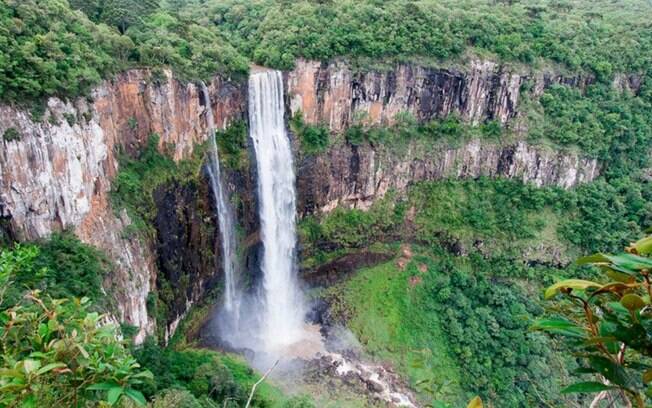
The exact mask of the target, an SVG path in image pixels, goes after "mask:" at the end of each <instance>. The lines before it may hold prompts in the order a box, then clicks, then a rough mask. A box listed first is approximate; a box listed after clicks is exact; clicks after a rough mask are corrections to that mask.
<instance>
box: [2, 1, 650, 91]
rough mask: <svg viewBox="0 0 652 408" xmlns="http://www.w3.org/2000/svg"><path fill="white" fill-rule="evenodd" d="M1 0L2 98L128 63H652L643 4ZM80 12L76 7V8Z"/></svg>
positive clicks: (211, 66)
mask: <svg viewBox="0 0 652 408" xmlns="http://www.w3.org/2000/svg"><path fill="white" fill-rule="evenodd" d="M161 4H162V5H159V4H158V2H157V1H154V0H147V1H136V0H107V1H102V2H100V1H81V0H70V2H68V1H66V0H20V1H18V0H6V1H3V2H2V3H0V70H1V71H0V72H2V73H3V74H4V75H1V76H0V78H1V79H0V94H2V98H3V99H4V100H9V101H21V100H23V99H24V98H31V99H34V98H40V97H43V96H51V95H59V96H77V95H82V94H85V93H86V92H87V91H88V90H89V87H91V86H92V85H95V84H97V83H98V82H99V81H100V80H101V79H102V78H105V77H106V76H107V75H109V74H112V73H115V72H117V71H119V70H122V69H125V68H128V67H134V66H143V65H145V66H150V67H152V66H154V67H160V66H169V67H171V68H172V69H173V70H175V71H176V72H177V74H178V75H179V76H180V77H181V78H183V79H186V80H198V79H204V80H206V79H208V78H209V77H210V76H212V75H215V74H216V73H226V74H242V73H245V72H246V71H247V70H248V64H249V61H253V62H255V63H258V64H262V65H266V66H271V67H276V68H284V69H287V68H290V67H292V66H293V64H294V62H295V60H296V58H298V57H304V58H310V59H317V60H329V59H332V58H335V57H339V56H343V57H348V58H351V59H366V60H373V61H387V60H390V61H396V60H398V61H405V60H421V61H432V62H437V63H439V62H442V61H446V62H450V61H451V60H461V59H463V57H464V56H465V55H467V54H469V53H474V54H478V55H481V56H490V57H495V58H497V59H500V60H504V61H514V62H518V63H525V64H537V63H546V61H552V62H554V63H559V64H561V65H562V66H565V67H567V68H568V69H570V70H574V71H577V70H584V71H588V72H591V73H594V74H595V75H596V76H597V78H598V79H599V80H607V79H610V78H611V77H612V76H613V74H614V73H615V72H628V73H629V72H640V71H644V70H646V69H647V68H648V67H649V66H650V65H651V64H652V57H651V56H650V53H649V52H647V50H649V49H650V48H652V28H650V26H649V24H648V19H647V18H646V16H649V15H650V14H651V13H652V5H650V4H649V2H646V1H644V0H619V1H617V2H610V1H606V0H603V1H599V2H597V3H596V2H594V1H586V0H577V1H572V2H571V1H552V0H551V1H546V2H543V3H542V2H534V1H531V0H521V1H510V2H502V1H501V2H490V1H486V2H484V1H482V2H477V1H470V0H465V1H462V2H460V1H452V0H420V1H408V0H391V1H382V2H380V1H374V0H366V1H352V0H332V1H310V0H302V1H298V2H287V1H284V0H259V1H253V2H252V1H244V0H208V1H205V0H201V1H200V0H174V1H165V2H161ZM77 9H78V10H80V11H81V12H80V11H76V10H77Z"/></svg>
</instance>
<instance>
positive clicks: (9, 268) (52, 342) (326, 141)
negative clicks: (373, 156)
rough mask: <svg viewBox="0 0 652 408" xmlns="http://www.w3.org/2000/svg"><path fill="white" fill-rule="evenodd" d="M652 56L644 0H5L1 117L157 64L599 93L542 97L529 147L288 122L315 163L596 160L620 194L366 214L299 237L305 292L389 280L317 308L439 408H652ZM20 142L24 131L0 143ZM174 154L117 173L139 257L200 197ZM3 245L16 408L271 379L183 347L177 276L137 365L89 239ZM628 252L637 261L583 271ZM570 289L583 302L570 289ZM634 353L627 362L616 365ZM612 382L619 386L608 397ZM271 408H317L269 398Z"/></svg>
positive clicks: (240, 141) (431, 129) (5, 390)
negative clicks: (459, 75)
mask: <svg viewBox="0 0 652 408" xmlns="http://www.w3.org/2000/svg"><path fill="white" fill-rule="evenodd" d="M650 50H652V3H650V2H649V1H647V0H597V1H588V0H545V1H533V0H487V1H483V0H478V1H474V0H460V1H456V0H385V1H383V0H298V1H290V0H252V1H248V0H161V1H157V0H88V1H87V0H0V99H1V100H2V101H3V103H9V104H17V105H21V106H22V107H24V108H26V109H27V110H28V111H30V112H31V114H32V118H33V119H36V120H38V119H39V116H40V114H42V113H43V109H44V107H43V101H44V100H45V98H47V97H50V96H57V97H61V98H64V99H65V98H76V97H90V90H91V89H92V88H93V86H95V85H97V84H99V83H100V82H101V81H102V80H104V79H108V78H111V77H112V75H114V74H116V73H118V72H122V71H124V70H127V69H131V68H143V67H144V68H150V69H152V70H153V72H154V74H155V75H156V74H160V72H161V69H168V68H169V69H171V70H172V71H173V72H174V73H175V75H176V77H177V78H179V79H180V80H182V81H199V80H205V81H207V80H209V79H211V78H212V77H213V76H215V75H218V74H219V75H222V76H224V77H228V78H230V79H232V80H233V81H244V80H246V75H247V73H248V71H249V68H250V65H251V64H260V65H263V66H266V67H272V68H277V69H291V68H292V67H293V66H294V64H295V61H296V60H297V58H306V59H314V60H320V61H332V60H334V59H343V60H346V61H347V62H348V63H349V64H351V66H353V67H354V68H355V69H359V70H365V69H378V70H383V69H387V68H388V67H390V66H392V65H394V64H397V63H417V64H420V65H424V66H433V67H454V68H457V69H464V67H465V64H467V63H468V61H470V60H471V59H476V58H481V59H489V60H495V61H498V62H500V63H501V64H502V65H501V66H502V67H503V69H506V70H509V69H524V70H526V71H527V72H537V70H541V69H543V68H553V69H554V70H555V71H556V72H561V73H564V74H568V75H572V74H583V75H586V76H587V77H590V78H592V79H593V80H592V81H591V83H590V84H589V85H587V86H586V88H585V89H579V88H575V87H572V86H569V85H564V84H556V85H551V86H549V87H546V89H544V90H542V91H541V96H540V97H537V98H534V97H532V95H533V89H531V87H532V83H531V82H529V81H526V83H525V84H523V85H522V87H521V89H520V91H521V95H522V96H523V97H522V98H521V100H520V102H519V103H520V106H519V111H520V112H521V113H523V115H522V116H521V117H519V118H518V120H521V121H523V123H524V124H525V125H526V128H527V132H526V133H524V134H518V132H516V131H515V130H514V128H513V127H512V126H511V124H507V125H506V126H502V125H501V124H500V123H499V122H498V121H496V120H486V121H484V122H483V123H480V124H478V125H477V126H476V125H471V124H469V123H466V122H464V121H463V120H462V119H461V118H459V117H457V116H455V115H450V116H448V117H439V118H434V119H432V120H430V121H427V122H424V123H421V122H418V121H417V120H416V119H415V118H414V117H412V116H410V115H408V114H404V113H401V114H400V115H398V116H397V118H395V119H396V120H395V121H394V123H393V124H392V125H389V126H385V125H382V126H381V125H377V126H367V125H366V124H364V123H362V122H357V121H354V123H352V124H351V126H350V127H348V129H346V130H345V131H344V132H342V134H332V133H331V132H330V131H329V129H328V128H327V127H326V125H324V124H308V123H306V122H305V121H304V118H303V116H302V115H301V113H300V112H299V114H296V115H294V116H293V117H291V118H288V127H289V128H290V130H291V131H292V133H293V135H294V136H295V137H296V138H297V140H298V146H299V148H300V149H299V150H300V151H299V152H298V155H299V159H306V158H308V159H310V158H314V157H318V156H320V155H324V154H326V153H327V152H328V149H329V148H330V147H332V146H333V145H336V144H346V145H347V146H352V147H359V146H372V147H374V148H378V149H379V150H380V149H382V150H383V151H384V152H385V154H394V155H396V157H400V156H401V154H403V152H404V150H405V147H406V146H408V145H416V146H419V148H423V151H424V152H426V154H427V152H429V151H430V150H429V149H437V148H441V147H442V146H449V147H450V146H459V145H460V144H461V143H463V142H465V141H468V140H471V139H479V140H482V141H484V142H488V143H493V144H506V143H509V142H512V141H514V140H516V138H519V137H523V138H525V139H526V140H527V141H528V142H530V143H532V144H535V145H538V146H543V147H545V148H549V149H558V150H560V151H569V150H572V151H575V152H579V153H580V154H581V155H582V156H586V157H590V158H595V159H597V160H599V163H600V177H598V178H597V179H596V180H594V181H592V182H591V183H587V184H582V185H580V186H577V187H575V188H572V189H569V190H565V189H561V188H556V187H535V186H533V185H530V184H523V183H521V182H519V181H515V180H500V179H489V178H479V179H476V180H464V181H461V180H442V181H433V182H421V183H416V184H413V185H410V186H409V188H408V189H407V192H406V194H404V195H401V194H398V193H397V192H395V191H390V192H388V193H387V194H386V195H385V196H384V198H382V199H379V200H377V201H376V202H375V203H374V204H373V205H372V206H371V208H369V209H368V210H364V211H363V210H360V209H351V208H344V207H339V208H335V209H333V211H331V212H329V213H328V214H321V215H320V214H317V215H309V216H307V217H305V218H303V219H301V220H299V225H298V230H299V241H300V251H299V252H300V253H299V256H300V259H299V260H300V264H301V268H302V270H304V271H313V270H316V269H317V268H318V267H319V266H321V265H324V264H326V263H328V262H330V261H333V260H336V259H338V258H340V257H342V256H344V255H355V254H359V253H366V252H378V253H382V254H384V255H386V256H387V258H388V259H390V260H389V261H387V262H383V263H381V264H379V265H375V266H370V267H366V268H362V269H361V270H358V271H356V272H355V273H354V274H353V275H352V276H351V277H350V278H349V279H345V280H342V281H339V282H337V283H335V284H334V285H333V286H331V287H328V288H326V289H323V290H315V291H314V293H312V292H311V295H312V296H314V297H315V298H319V299H320V300H323V301H325V302H326V303H327V304H328V305H329V307H330V310H329V313H330V314H329V316H330V318H331V319H332V320H333V322H332V323H338V324H340V323H341V324H343V325H345V326H346V327H348V328H349V329H351V331H352V332H353V333H354V334H355V335H356V337H357V338H358V340H359V341H360V343H361V344H362V345H363V347H364V350H365V352H364V353H365V357H368V358H371V359H374V360H377V361H381V362H387V363H389V364H391V365H392V367H394V368H395V369H396V371H397V372H398V374H400V375H401V376H403V377H404V378H405V379H406V381H407V382H408V383H409V385H410V386H411V387H412V388H413V389H414V390H415V392H416V394H417V396H418V398H419V401H420V402H421V403H424V404H431V405H432V406H434V407H438V408H441V407H457V406H464V405H465V404H466V402H467V401H468V400H469V399H470V398H471V397H473V396H475V395H479V396H481V397H482V398H483V400H485V401H488V402H489V404H490V406H495V407H525V406H527V407H529V406H576V405H577V406H579V405H584V404H586V403H587V402H588V400H587V399H586V398H587V397H585V396H581V395H580V396H578V394H577V393H576V392H575V391H577V392H591V393H594V392H598V391H604V390H614V389H618V390H620V391H622V392H623V395H627V397H628V398H630V399H631V400H632V401H634V402H635V403H638V402H642V401H643V400H644V399H645V398H648V399H649V398H650V397H649V396H648V397H646V396H645V395H646V394H645V392H646V390H647V384H648V383H650V382H651V380H652V363H651V362H650V360H649V358H650V356H651V355H652V347H651V346H650V345H649V339H648V338H647V337H649V336H648V335H649V333H651V332H652V331H651V330H652V329H651V326H650V323H649V315H650V312H649V308H650V306H649V304H650V302H651V299H650V298H651V297H652V292H651V291H650V279H649V275H648V272H649V269H650V268H652V263H650V261H648V260H647V259H648V258H647V256H649V255H650V253H651V252H652V250H651V249H650V248H652V244H649V242H647V241H643V242H642V243H641V242H640V241H639V243H638V245H630V243H631V242H632V241H635V240H636V239H638V238H640V237H641V236H642V235H643V234H644V233H645V231H647V228H649V227H652V189H651V188H650V181H651V180H652V178H651V177H650V149H651V148H652V68H651V67H652V52H650ZM617 74H634V75H636V76H637V78H640V87H638V88H637V89H636V90H634V91H632V90H629V89H628V90H622V89H616V87H614V86H613V82H614V79H615V78H616V75H617ZM246 135H247V123H246V122H245V121H236V122H234V123H232V124H231V126H230V127H227V128H226V129H223V130H221V131H219V132H217V135H216V139H217V144H218V149H219V154H220V156H221V160H222V162H223V163H222V164H223V166H224V167H225V168H227V169H228V170H229V171H245V170H246V169H247V168H248V167H249V166H250V164H251V163H250V156H249V153H248V151H247V149H248V148H249V145H248V142H247V138H246ZM20 138H21V135H20V133H19V132H18V130H16V129H15V128H9V129H7V130H6V131H5V133H4V134H3V138H2V140H1V141H0V142H2V143H5V144H7V143H9V142H14V141H17V140H20ZM158 142H159V140H158V139H157V137H156V135H152V136H151V137H150V139H149V141H148V143H147V144H146V145H145V146H144V148H143V149H142V151H140V152H139V153H138V154H135V155H133V157H132V156H129V155H126V154H124V153H123V152H116V154H117V155H118V156H119V167H120V171H119V172H118V174H117V175H116V177H115V179H114V181H113V182H112V190H111V192H110V202H111V206H112V207H113V209H114V210H115V211H116V213H118V212H120V211H121V210H125V212H126V214H127V215H128V216H129V217H130V219H131V221H132V224H131V225H130V227H129V229H128V230H126V231H125V237H124V238H125V239H142V240H143V242H147V240H148V239H152V238H153V237H155V234H156V232H155V227H154V225H153V222H154V219H155V216H156V211H157V208H156V205H155V202H154V198H153V194H154V192H155V190H156V189H157V188H159V187H161V186H163V185H166V184H170V183H194V184H199V183H201V182H202V181H201V180H200V179H201V173H202V166H203V164H204V163H203V160H204V155H205V151H206V146H199V147H198V148H197V149H196V150H195V153H194V155H193V156H192V157H191V158H189V159H187V160H182V161H179V162H175V161H174V160H173V159H172V158H171V157H169V156H168V155H167V154H166V152H162V151H159V148H158V145H159V143H158ZM0 209H1V208H0ZM204 215H205V214H204ZM206 218H207V217H206ZM0 221H2V222H4V219H0ZM0 227H2V225H0ZM1 229H2V228H0V230H1ZM5 241H9V240H5V239H4V237H3V236H2V235H0V244H1V246H0V353H1V354H2V357H3V359H2V365H1V370H0V407H37V406H45V405H46V404H47V405H51V406H75V407H77V406H79V407H82V406H107V405H108V406H122V407H126V408H127V407H129V408H130V407H132V406H141V405H145V404H147V406H151V407H156V408H167V407H189V408H190V407H192V408H213V407H243V406H244V405H245V403H246V401H247V399H248V397H249V392H250V390H251V387H252V386H253V384H254V383H255V382H256V381H257V380H258V379H259V378H260V373H258V372H256V371H254V370H253V369H251V368H249V367H248V366H247V363H246V362H245V361H244V359H243V358H241V357H239V356H236V355H232V354H228V353H224V352H217V351H211V350H207V349H202V348H198V347H197V344H196V343H194V342H193V341H192V340H191V339H189V338H188V337H190V336H186V335H187V334H188V333H186V326H184V324H183V323H182V325H181V326H180V327H181V328H180V329H179V330H178V332H177V334H176V336H175V337H174V338H173V339H171V340H170V342H169V345H167V347H164V346H163V342H162V341H161V340H162V338H163V335H162V333H161V330H163V328H162V327H163V324H162V323H165V322H166V321H167V319H168V318H169V316H168V315H167V314H168V309H167V308H168V305H169V304H171V303H172V302H174V301H175V293H174V291H173V288H172V287H171V286H170V284H169V283H166V282H165V281H164V278H160V279H159V281H158V282H159V285H160V288H159V289H160V290H159V291H158V293H154V292H152V293H151V295H152V296H151V297H148V309H149V313H150V314H151V315H153V317H154V319H155V320H157V322H158V323H159V328H158V329H159V333H157V335H158V336H151V337H149V338H148V339H147V340H146V341H145V343H144V344H143V345H140V346H136V345H134V344H133V341H132V340H133V339H132V337H133V335H134V333H135V331H136V328H134V327H131V326H129V325H127V324H120V323H121V322H114V321H110V318H109V315H110V314H112V313H115V312H116V305H115V304H114V302H115V300H113V298H112V296H111V294H110V293H106V290H105V289H106V288H107V286H106V285H107V284H109V283H110V276H111V273H112V270H113V268H115V265H114V263H113V260H111V259H109V258H108V257H107V256H106V255H105V254H104V253H102V252H101V251H99V250H98V249H96V248H93V247H91V246H89V245H86V244H84V243H82V242H81V241H79V240H78V239H77V238H76V237H75V236H74V234H73V233H72V232H70V231H64V232H61V233H57V234H54V235H52V236H51V237H50V238H49V239H47V240H42V241H38V242H28V243H16V242H5ZM623 248H626V253H625V254H624V255H622V254H621V255H619V256H618V257H607V256H605V255H602V256H603V257H594V258H589V259H588V260H587V259H585V260H584V261H582V262H580V263H581V264H582V265H578V264H576V263H574V260H575V259H577V258H579V257H582V256H584V255H588V254H593V253H616V252H621V251H622V249H623ZM631 256H635V257H636V258H631ZM591 265H593V266H591ZM186 278H187V277H186ZM571 278H581V279H582V281H575V280H573V281H566V282H567V283H566V284H557V286H554V285H555V284H556V282H558V281H560V280H566V279H571ZM161 282H162V283H161ZM568 282H570V283H568ZM581 282H583V283H581ZM587 282H588V283H587ZM551 285H553V286H552V290H549V291H548V292H547V295H546V296H545V297H548V298H553V299H554V300H553V302H547V301H546V300H544V295H543V293H544V289H545V288H546V287H550V286H551ZM176 289H178V290H180V291H186V290H187V287H185V286H184V287H181V288H176ZM215 296H219V288H218V291H217V293H211V297H210V299H208V300H207V304H201V305H199V307H198V308H196V309H195V311H196V312H197V311H198V312H197V313H198V314H193V313H190V315H189V317H188V318H187V319H186V322H185V324H189V325H195V326H196V325H197V321H198V320H201V319H202V318H204V317H205V313H207V310H209V309H210V304H208V302H210V301H212V300H214V297H215ZM634 296H635V297H634ZM201 308H204V309H201ZM592 310H599V312H595V313H593V314H591V313H592ZM202 313H203V314H202ZM595 316H598V317H597V318H595ZM106 323H109V324H106ZM543 331H547V332H549V334H552V335H547V334H545V333H543ZM587 333H588V334H587ZM560 335H563V336H561V337H560ZM560 338H564V339H565V341H561V340H560ZM578 339H579V340H578ZM617 342H620V343H617ZM616 344H623V345H626V346H627V347H628V350H631V351H630V352H629V353H627V354H626V353H625V352H624V351H623V352H622V353H620V354H619V351H620V350H618V349H614V347H615V346H616ZM625 354H626V356H625ZM596 374H600V375H602V376H603V377H604V378H606V379H607V380H609V381H610V385H605V384H604V382H600V383H596V382H595V379H596V378H600V377H597V376H596ZM576 382H580V383H579V384H580V385H576V386H575V388H571V389H570V391H569V392H568V393H566V392H564V393H560V390H561V389H563V388H564V387H566V386H568V385H571V384H574V383H576ZM605 387H607V388H605ZM299 391H301V390H299ZM565 391H568V389H566V390H565ZM648 394H649V393H648ZM589 398H590V396H589ZM637 398H638V399H637ZM62 404H64V405H62ZM66 404H67V405H66ZM587 405H588V404H587ZM252 406H255V407H278V408H286V407H287V408H292V407H294V408H308V407H312V406H315V403H314V402H312V399H311V398H310V397H306V396H303V395H301V392H299V393H298V395H295V396H288V395H286V394H284V392H283V391H282V390H281V389H279V388H277V387H275V386H273V385H270V384H269V383H267V382H266V383H263V384H262V385H261V387H260V388H259V389H258V391H257V392H256V393H255V395H254V397H253V402H252ZM639 406H642V405H640V404H639Z"/></svg>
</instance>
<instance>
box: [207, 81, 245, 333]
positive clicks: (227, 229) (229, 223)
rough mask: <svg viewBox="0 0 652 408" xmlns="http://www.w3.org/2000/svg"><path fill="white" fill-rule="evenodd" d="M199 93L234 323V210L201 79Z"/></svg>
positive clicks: (236, 306)
mask: <svg viewBox="0 0 652 408" xmlns="http://www.w3.org/2000/svg"><path fill="white" fill-rule="evenodd" d="M201 85H202V94H203V97H204V101H205V103H206V121H207V123H208V139H209V141H210V143H209V144H210V150H209V165H208V166H207V171H208V176H209V179H210V182H211V187H212V190H213V199H214V200H215V207H216V208H217V219H218V222H219V227H220V234H221V243H222V266H223V268H224V281H225V283H224V286H225V289H224V309H225V310H226V311H227V313H228V314H229V315H231V316H230V317H231V320H232V322H233V323H234V324H235V323H237V321H238V317H239V316H238V314H239V301H238V296H237V294H236V291H237V282H236V279H237V262H236V237H235V222H234V217H233V210H232V209H231V205H230V203H229V201H228V196H227V194H226V191H225V189H224V183H223V180H222V171H221V169H220V160H219V156H218V152H217V144H216V142H215V118H214V117H213V110H212V109H211V102H210V98H209V95H208V88H207V87H206V84H205V83H203V82H202V84H201Z"/></svg>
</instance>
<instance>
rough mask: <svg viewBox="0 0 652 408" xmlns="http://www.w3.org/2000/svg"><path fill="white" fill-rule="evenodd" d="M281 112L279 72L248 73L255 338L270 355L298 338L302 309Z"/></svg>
mask: <svg viewBox="0 0 652 408" xmlns="http://www.w3.org/2000/svg"><path fill="white" fill-rule="evenodd" d="M284 111H285V110H284V104H283V80H282V76H281V73H280V72H278V71H271V70H269V71H263V72H256V73H253V74H252V75H251V76H250V77H249V124H250V135H251V139H252V141H253V145H254V150H255V153H256V163H257V170H258V195H259V200H260V223H261V232H262V240H263V251H264V252H263V259H262V265H261V267H262V271H263V287H262V293H261V305H262V313H261V315H260V319H259V320H260V328H259V330H260V333H259V336H260V340H261V343H262V344H261V345H262V348H263V350H264V351H266V352H271V353H274V352H277V351H280V350H281V349H283V348H285V347H287V346H290V345H292V344H294V343H296V342H298V341H300V340H302V338H303V336H304V334H305V333H304V330H303V318H304V315H305V306H304V301H303V297H302V294H301V290H300V288H299V285H298V281H297V277H296V253H295V247H296V215H295V214H296V201H295V189H294V182H295V175H294V168H293V163H292V150H291V148H290V140H289V137H288V135H287V132H286V129H285V123H284Z"/></svg>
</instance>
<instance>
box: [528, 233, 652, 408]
mask: <svg viewBox="0 0 652 408" xmlns="http://www.w3.org/2000/svg"><path fill="white" fill-rule="evenodd" d="M651 254H652V236H648V237H645V238H643V239H641V240H639V241H637V242H635V243H633V244H631V245H630V246H628V247H627V248H626V249H625V252H624V253H621V254H618V255H605V254H601V253H598V254H595V255H591V256H587V257H583V258H580V259H579V260H578V261H577V263H578V264H580V265H584V264H589V265H593V266H595V267H596V268H599V269H600V270H601V272H602V274H601V277H602V279H601V280H600V281H599V282H596V281H590V280H583V279H568V280H563V281H560V282H558V283H556V284H554V285H552V286H550V287H549V288H548V289H547V290H546V292H545V297H546V298H548V299H552V298H554V299H555V300H556V302H555V306H554V307H553V308H552V310H551V314H552V316H551V318H550V319H545V320H540V321H538V322H537V323H536V324H535V325H534V328H535V329H539V330H545V331H547V332H550V333H551V334H553V335H558V336H561V337H563V338H564V339H566V341H567V343H568V344H569V345H570V348H571V350H573V352H574V355H575V356H576V357H578V358H579V359H580V360H581V361H582V366H581V368H580V369H579V371H580V372H581V373H583V374H587V375H589V376H590V381H584V382H579V383H575V384H572V385H569V386H568V387H566V388H565V389H564V390H562V392H563V393H573V392H580V393H598V394H597V396H595V399H594V401H599V400H601V399H604V400H606V401H609V402H611V401H617V400H622V401H623V402H624V403H627V402H629V403H632V404H633V405H634V406H636V407H639V408H642V407H644V406H647V404H649V402H650V400H651V399H652V387H650V383H652V340H651V339H652V306H651V305H650V304H651V298H652V283H651V281H650V271H652V259H651V258H650V255H651ZM557 295H561V296H560V297H557ZM560 298H561V299H560Z"/></svg>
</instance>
